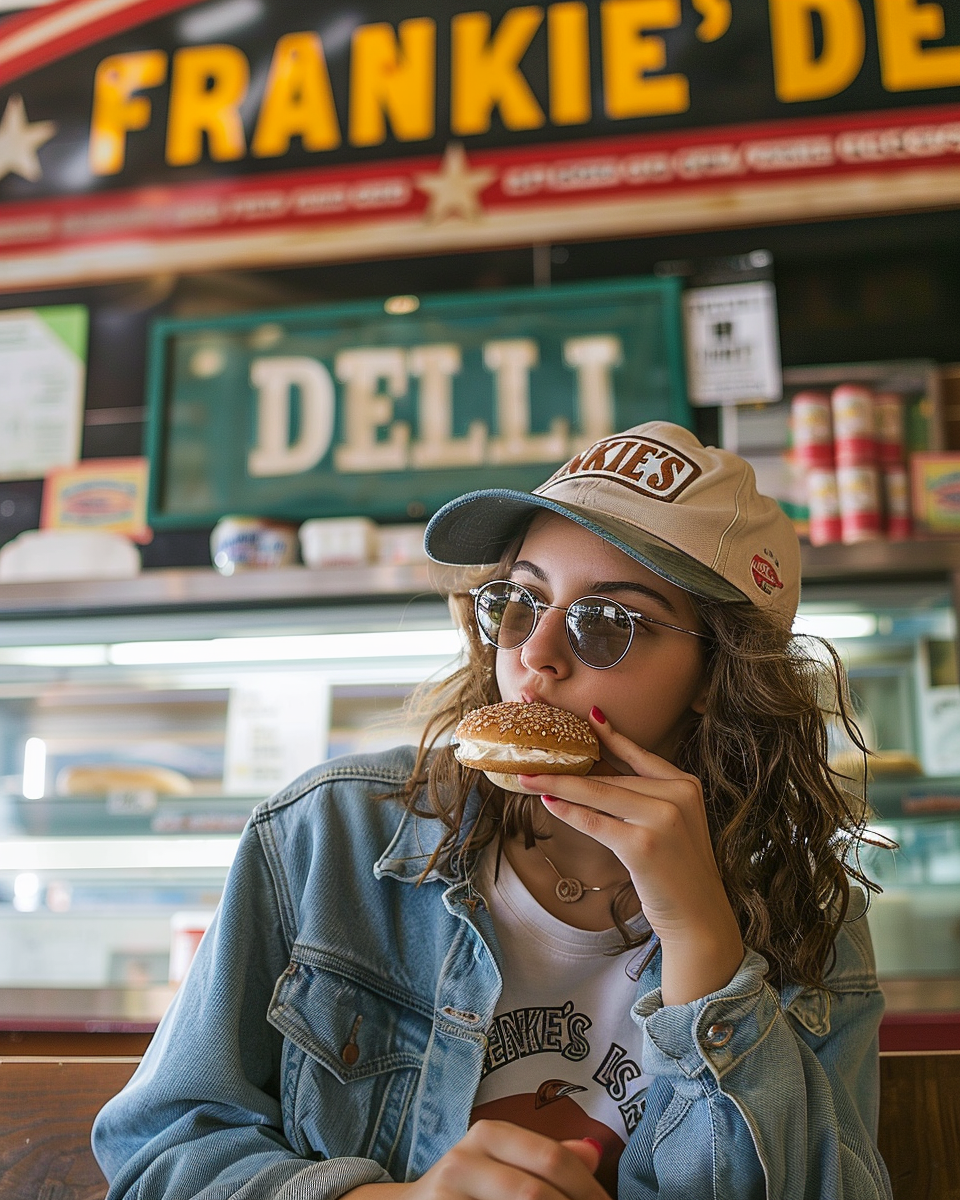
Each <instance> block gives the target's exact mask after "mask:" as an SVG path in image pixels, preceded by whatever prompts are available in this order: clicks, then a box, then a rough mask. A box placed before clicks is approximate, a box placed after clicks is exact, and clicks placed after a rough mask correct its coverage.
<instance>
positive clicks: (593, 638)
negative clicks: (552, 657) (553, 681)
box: [567, 596, 633, 667]
mask: <svg viewBox="0 0 960 1200" xmlns="http://www.w3.org/2000/svg"><path fill="white" fill-rule="evenodd" d="M567 629H568V630H569V634H570V644H571V645H572V646H573V649H574V651H575V652H576V654H577V657H578V658H579V659H580V661H581V662H585V663H587V664H588V666H591V667H612V666H613V665H614V664H615V663H618V662H619V661H620V659H621V658H623V656H624V655H625V654H626V652H627V649H628V647H629V645H630V639H631V638H632V637H633V622H632V620H631V619H630V616H629V614H628V613H627V611H626V610H625V609H623V608H621V607H620V605H619V604H613V603H612V602H611V601H609V600H605V599H604V598H603V597H602V596H589V597H587V598H586V599H584V600H578V601H577V603H576V604H573V605H571V606H570V608H569V609H567Z"/></svg>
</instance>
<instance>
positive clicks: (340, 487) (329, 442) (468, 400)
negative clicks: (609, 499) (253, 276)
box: [149, 279, 689, 529]
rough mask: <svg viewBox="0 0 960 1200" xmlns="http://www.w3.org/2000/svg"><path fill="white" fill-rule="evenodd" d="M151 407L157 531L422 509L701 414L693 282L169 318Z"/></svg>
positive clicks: (528, 478)
mask: <svg viewBox="0 0 960 1200" xmlns="http://www.w3.org/2000/svg"><path fill="white" fill-rule="evenodd" d="M149 404H150V412H149V455H150V463H151V472H150V474H151V497H150V523H151V525H153V526H154V527H155V528H160V529H162V528H170V527H173V526H181V527H187V526H200V525H205V524H210V523H212V522H214V521H216V520H218V519H219V518H220V517H222V516H225V515H227V514H232V515H248V516H269V517H281V518H287V519H290V520H298V521H299V520H304V519H306V518H308V517H333V516H348V515H349V516H359V515H363V516H369V517H372V518H373V519H374V520H377V521H381V522H390V521H402V520H410V519H411V518H413V519H419V518H421V517H426V516H429V515H430V514H432V513H433V512H435V511H436V510H437V509H438V508H439V507H440V506H441V505H442V504H444V503H445V502H446V501H447V500H449V499H451V498H452V497H454V496H458V495H461V494H462V493H464V492H467V491H470V490H471V489H473V488H480V487H520V488H532V487H535V486H536V485H537V484H538V483H541V482H542V481H543V480H544V479H545V478H546V477H547V476H548V475H549V474H550V473H551V471H552V470H553V469H554V468H555V467H556V466H558V465H559V464H560V463H562V462H565V461H566V460H567V459H568V458H569V457H571V455H573V454H574V453H576V451H577V450H579V449H582V448H583V447H585V446H588V445H590V444H591V443H592V442H594V441H595V440H596V439H597V438H600V437H604V436H606V435H608V434H611V433H614V432H616V431H618V430H620V429H625V428H627V427H629V426H631V425H636V424H638V423H639V422H641V421H647V420H653V419H656V418H661V419H667V420H672V421H676V422H677V423H679V424H689V410H688V407H687V400H686V393H685V387H684V365H683V350H682V343H681V332H680V293H679V284H678V281H676V280H673V279H663V280H661V279H636V280H627V281H620V280H618V281H616V282H613V283H605V284H597V285H588V286H583V285H575V286H569V287H566V286H560V287H553V288H549V289H525V290H516V291H502V292H487V293H480V294H475V293H474V294H470V295H457V296H449V295H445V296H430V297H425V298H421V299H419V301H418V300H417V298H415V297H393V298H392V299H391V300H389V301H386V302H382V301H376V302H364V303H362V304H353V305H350V306H346V307H336V308H327V307H324V308H301V309H296V310H289V311H282V312H269V313H255V314H246V315H243V316H239V317H224V318H220V319H216V320H200V321H195V320H191V321H186V320H169V321H161V322H159V323H158V324H157V325H156V327H155V328H154V331H153V336H152V343H151V354H150V367H149Z"/></svg>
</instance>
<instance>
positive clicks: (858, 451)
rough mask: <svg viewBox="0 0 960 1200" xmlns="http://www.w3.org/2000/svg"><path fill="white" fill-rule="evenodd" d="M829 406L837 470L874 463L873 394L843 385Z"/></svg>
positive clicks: (864, 388)
mask: <svg viewBox="0 0 960 1200" xmlns="http://www.w3.org/2000/svg"><path fill="white" fill-rule="evenodd" d="M830 402H831V403H830V407H831V411H832V416H833V453H834V457H835V459H836V464H837V467H860V466H866V465H869V464H870V463H873V462H875V461H876V457H875V456H876V447H875V442H874V436H875V435H874V417H873V392H872V391H871V390H870V388H868V387H863V386H862V385H860V384H855V383H844V384H841V385H840V386H839V387H836V388H834V389H833V394H832V395H831V397H830ZM841 507H842V506H841Z"/></svg>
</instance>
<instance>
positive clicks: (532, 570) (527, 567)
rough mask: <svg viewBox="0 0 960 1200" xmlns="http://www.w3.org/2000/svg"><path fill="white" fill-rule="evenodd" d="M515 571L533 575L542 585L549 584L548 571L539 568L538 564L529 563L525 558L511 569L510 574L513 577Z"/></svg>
mask: <svg viewBox="0 0 960 1200" xmlns="http://www.w3.org/2000/svg"><path fill="white" fill-rule="evenodd" d="M514 571H526V573H527V574H528V575H532V576H533V577H534V579H539V580H540V582H541V583H546V582H547V573H546V571H544V570H543V569H542V567H538V566H537V564H536V563H532V562H527V560H526V559H525V558H522V559H519V560H518V561H517V562H515V563H514V564H513V566H512V567H511V568H510V574H511V575H512V574H513V572H514Z"/></svg>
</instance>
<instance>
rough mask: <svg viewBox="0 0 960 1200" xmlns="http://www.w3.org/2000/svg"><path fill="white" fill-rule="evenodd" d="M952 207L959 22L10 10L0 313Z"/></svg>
mask: <svg viewBox="0 0 960 1200" xmlns="http://www.w3.org/2000/svg"><path fill="white" fill-rule="evenodd" d="M958 202H960V5H958V4H957V2H956V0H552V2H546V3H541V4H516V3H509V2H506V3H505V2H503V0H499V2H497V3H491V2H488V3H484V4H483V5H464V4H462V3H458V2H456V0H433V2H432V3H431V4H424V3H421V2H418V0H362V2H361V3H357V4H351V5H345V4H340V3H338V2H337V0H284V2H283V3H282V4H281V3H273V4H271V3H269V0H53V2H47V3H44V2H43V0H35V2H34V3H33V4H31V5H30V6H29V7H28V8H26V9H25V10H24V11H22V12H19V13H16V14H13V15H8V16H6V17H0V289H5V290H8V291H10V290H16V289H18V288H21V289H22V288H30V287H34V286H51V285H56V284H60V283H65V282H69V281H92V280H97V279H110V278H117V277H120V276H123V275H138V274H141V275H142V274H147V273H150V272H154V271H194V270H203V269H210V268H217V267H228V266H237V265H257V264H276V263H297V264H299V263H302V262H304V261H319V260H322V259H335V258H348V257H353V258H363V257H367V258H373V257H378V256H381V255H385V254H392V255H396V254H398V253H405V254H406V253H417V252H437V251H444V250H450V249H454V248H457V247H476V246H480V245H486V246H490V245H504V244H515V245H516V244H523V243H527V244H528V243H530V242H544V241H550V240H560V239H571V238H578V237H584V236H586V237H591V236H597V235H601V236H608V237H613V236H618V235H622V234H635V233H643V232H653V231H656V230H668V229H682V228H692V227H696V228H704V227H711V226H717V225H724V224H753V223H760V222H770V221H780V220H794V219H801V220H802V219H809V218H810V217H811V216H824V217H826V216H832V215H843V214H853V213H868V212H877V211H884V212H889V211H891V209H898V208H903V209H906V208H916V207H922V206H925V205H926V206H939V207H946V206H950V205H954V204H956V203H958Z"/></svg>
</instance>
